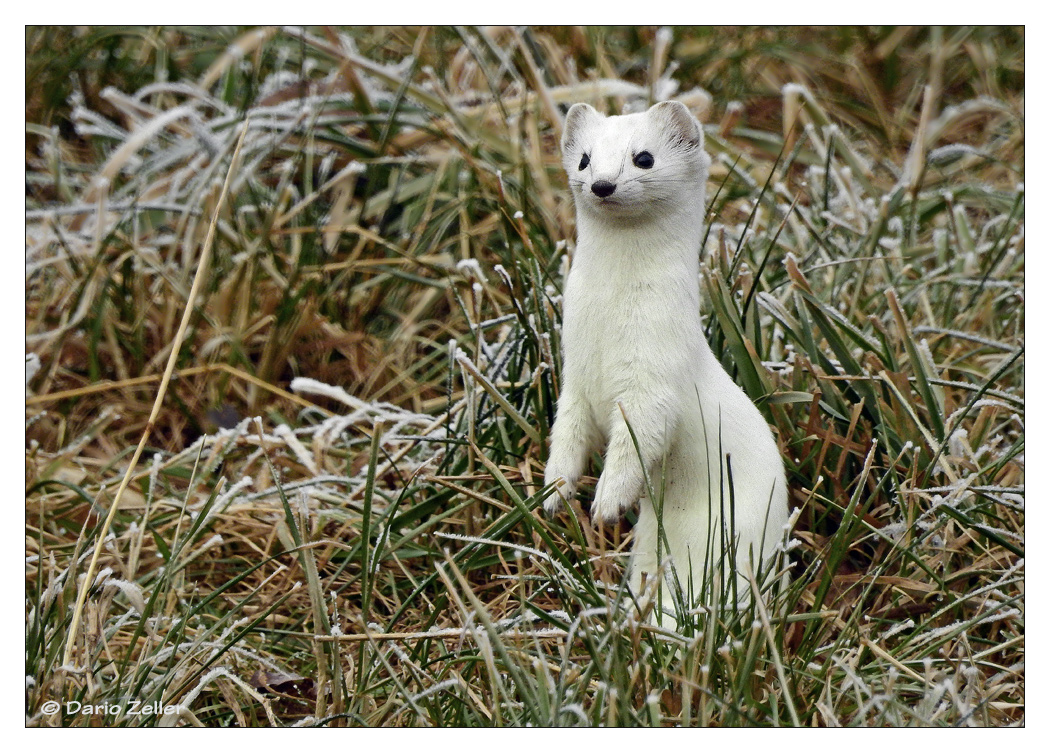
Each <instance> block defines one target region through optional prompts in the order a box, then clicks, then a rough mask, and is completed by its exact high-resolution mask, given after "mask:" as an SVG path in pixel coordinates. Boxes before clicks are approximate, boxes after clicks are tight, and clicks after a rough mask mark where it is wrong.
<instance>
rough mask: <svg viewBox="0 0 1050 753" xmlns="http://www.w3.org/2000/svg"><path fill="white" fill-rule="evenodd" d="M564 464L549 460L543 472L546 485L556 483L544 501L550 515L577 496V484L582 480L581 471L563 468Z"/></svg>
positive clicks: (544, 506) (544, 507) (545, 508)
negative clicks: (576, 471)
mask: <svg viewBox="0 0 1050 753" xmlns="http://www.w3.org/2000/svg"><path fill="white" fill-rule="evenodd" d="M562 468H563V466H561V465H560V464H558V463H556V462H554V461H553V460H549V461H548V462H547V468H546V469H545V471H544V474H543V484H544V486H550V485H551V484H554V485H555V488H554V489H552V490H551V491H550V493H549V494H548V496H547V499H545V500H544V501H543V509H544V510H546V511H547V514H548V515H555V514H557V513H558V512H560V511H561V510H562V509H563V508H564V507H565V502H567V501H569V500H570V499H572V498H573V497H574V496H576V485H577V484H578V483H579V481H580V475H579V473H573V472H572V471H569V470H562Z"/></svg>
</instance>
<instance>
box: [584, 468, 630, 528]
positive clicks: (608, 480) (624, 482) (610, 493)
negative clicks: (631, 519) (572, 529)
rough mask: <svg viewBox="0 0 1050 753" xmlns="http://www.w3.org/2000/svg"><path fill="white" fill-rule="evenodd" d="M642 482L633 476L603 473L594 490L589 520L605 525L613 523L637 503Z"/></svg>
mask: <svg viewBox="0 0 1050 753" xmlns="http://www.w3.org/2000/svg"><path fill="white" fill-rule="evenodd" d="M641 492H642V482H641V480H640V479H638V478H636V477H635V476H633V475H625V474H622V473H614V474H610V473H608V472H603V473H602V475H601V477H600V478H599V479H598V485H597V486H596V487H595V488H594V504H593V505H592V506H591V518H592V519H593V520H594V521H595V522H597V521H603V522H605V523H615V522H616V521H617V520H619V519H620V517H621V516H622V515H623V514H624V513H625V512H627V510H629V509H630V508H631V506H632V505H634V503H635V502H637V501H638V498H639V497H640V496H641Z"/></svg>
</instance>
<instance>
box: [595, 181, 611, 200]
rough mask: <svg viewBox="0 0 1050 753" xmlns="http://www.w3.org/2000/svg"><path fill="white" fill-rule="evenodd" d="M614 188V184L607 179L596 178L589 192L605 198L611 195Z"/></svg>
mask: <svg viewBox="0 0 1050 753" xmlns="http://www.w3.org/2000/svg"><path fill="white" fill-rule="evenodd" d="M615 190H616V184H615V183H610V182H609V181H607V180H596V181H594V183H593V184H592V185H591V192H592V193H593V194H594V195H595V196H598V197H600V198H603V199H604V198H606V197H608V196H612V195H613V191H615Z"/></svg>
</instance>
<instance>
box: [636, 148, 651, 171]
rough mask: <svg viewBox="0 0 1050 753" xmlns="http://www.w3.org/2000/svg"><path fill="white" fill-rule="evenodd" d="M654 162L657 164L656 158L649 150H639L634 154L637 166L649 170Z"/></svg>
mask: <svg viewBox="0 0 1050 753" xmlns="http://www.w3.org/2000/svg"><path fill="white" fill-rule="evenodd" d="M654 164H656V160H654V159H653V155H651V154H649V152H638V154H636V155H634V166H635V167H640V168H642V169H643V170H648V169H649V168H650V167H652V166H653V165H654Z"/></svg>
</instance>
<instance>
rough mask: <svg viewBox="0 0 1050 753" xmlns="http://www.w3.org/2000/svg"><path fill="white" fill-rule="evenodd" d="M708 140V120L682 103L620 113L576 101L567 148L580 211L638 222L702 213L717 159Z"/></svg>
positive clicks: (566, 132) (567, 130)
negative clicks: (706, 147) (709, 150)
mask: <svg viewBox="0 0 1050 753" xmlns="http://www.w3.org/2000/svg"><path fill="white" fill-rule="evenodd" d="M703 145H704V132H703V130H702V129H701V128H700V124H699V123H698V122H697V121H696V118H694V117H693V116H692V115H691V114H690V112H689V110H688V109H686V107H685V105H683V104H682V103H681V102H660V103H659V104H656V105H653V106H652V107H650V108H649V109H648V110H647V111H646V112H642V113H636V114H633V115H618V116H612V117H604V116H603V115H601V114H599V113H598V111H597V110H595V109H594V108H593V107H591V106H590V105H587V104H583V103H580V104H575V105H573V106H572V107H571V108H569V112H568V114H567V115H566V118H565V130H564V133H563V135H562V142H561V150H562V158H563V160H564V165H565V171H566V172H567V173H568V175H569V186H570V188H571V189H572V193H573V197H574V199H575V201H576V211H577V212H578V213H580V214H584V213H586V214H587V215H589V216H592V217H596V218H600V219H601V220H602V221H605V222H621V221H623V222H631V223H637V222H644V221H646V220H648V219H653V220H658V219H660V218H661V217H664V216H666V215H667V214H668V213H674V212H680V211H682V210H686V211H689V212H697V213H702V211H703V203H704V185H705V183H706V181H707V171H708V167H709V166H710V164H711V159H710V157H708V156H707V153H706V152H704V148H703ZM697 216H699V214H698V215H697Z"/></svg>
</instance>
